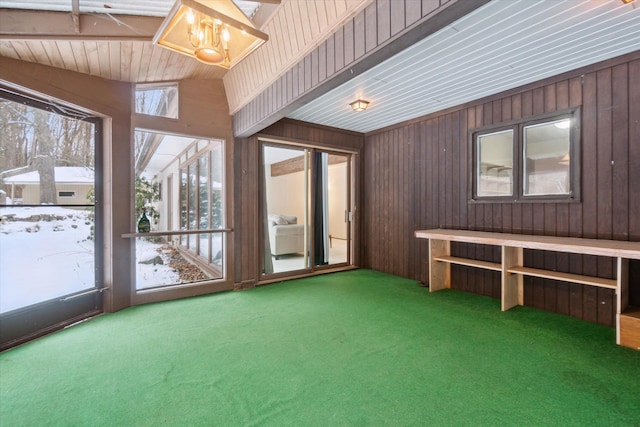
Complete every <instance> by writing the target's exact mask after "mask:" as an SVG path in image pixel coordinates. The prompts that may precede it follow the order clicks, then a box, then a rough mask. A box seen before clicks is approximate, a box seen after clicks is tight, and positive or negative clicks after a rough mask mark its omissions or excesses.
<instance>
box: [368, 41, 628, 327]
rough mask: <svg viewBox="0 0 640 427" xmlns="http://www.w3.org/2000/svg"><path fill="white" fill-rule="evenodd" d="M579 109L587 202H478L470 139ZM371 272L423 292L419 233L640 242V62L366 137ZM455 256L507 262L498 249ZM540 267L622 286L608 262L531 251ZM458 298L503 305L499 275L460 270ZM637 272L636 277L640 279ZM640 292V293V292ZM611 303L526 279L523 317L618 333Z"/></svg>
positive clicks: (583, 73)
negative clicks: (490, 128)
mask: <svg viewBox="0 0 640 427" xmlns="http://www.w3.org/2000/svg"><path fill="white" fill-rule="evenodd" d="M569 107H580V108H581V111H582V119H581V122H582V123H581V125H582V131H581V134H582V140H581V162H582V163H581V170H582V177H581V179H582V181H581V188H582V197H581V200H580V201H579V202H576V203H472V202H470V201H469V196H468V194H469V191H468V190H469V188H468V185H469V184H468V174H469V173H470V171H471V165H470V164H469V152H468V150H469V149H470V141H469V131H470V130H472V129H474V128H478V127H482V126H486V125H492V124H497V123H501V122H506V121H510V120H514V119H520V118H527V117H533V116H536V115H539V114H543V113H550V112H554V111H559V110H563V109H566V108H569ZM364 159H365V160H364V218H365V220H364V230H363V234H362V235H363V237H364V241H363V244H364V246H363V250H364V251H363V257H364V262H363V264H364V266H366V267H370V268H374V269H377V270H381V271H384V272H389V273H393V274H398V275H400V276H405V277H411V278H415V279H418V280H423V281H426V280H427V277H428V271H427V270H428V266H427V242H426V241H424V240H419V239H416V238H414V236H413V232H414V230H417V229H428V228H454V229H470V230H483V231H497V232H509V233H521V234H541V235H550V236H573V237H585V238H600V239H616V240H632V241H640V53H639V52H635V53H633V54H630V55H626V56H624V57H620V58H617V59H614V60H610V61H607V62H606V63H601V64H597V65H595V66H591V67H589V68H588V69H583V70H577V71H575V72H572V73H567V74H564V75H562V76H558V77H557V78H552V79H547V80H545V81H543V82H539V83H537V84H533V85H528V86H527V87H525V88H522V89H519V90H513V91H509V92H508V93H505V94H502V95H498V96H495V97H491V98H487V99H483V100H480V101H478V102H475V103H470V104H467V105H465V106H461V107H459V108H454V109H450V110H448V111H445V112H441V113H436V114H433V115H430V116H427V117H423V118H421V119H417V120H413V121H410V122H407V123H403V124H400V125H397V126H394V127H392V128H387V129H384V130H380V131H377V132H372V133H370V134H367V136H366V142H365V151H364ZM453 251H455V252H456V253H458V254H459V255H460V256H468V257H473V258H478V259H485V260H491V261H498V262H499V256H500V254H499V249H496V248H492V247H482V246H470V245H463V244H455V245H454V246H453ZM525 263H527V264H528V265H530V266H533V267H539V268H545V269H552V270H553V269H557V270H559V271H569V272H573V273H578V274H589V275H600V276H603V277H613V274H614V265H613V263H612V262H611V261H610V260H609V259H601V258H598V257H591V256H577V255H576V256H574V255H569V254H554V253H541V252H539V251H526V253H525ZM453 270H454V271H455V272H454V273H453V286H454V287H455V288H458V289H463V290H466V291H471V292H476V293H479V294H483V295H488V296H492V297H498V296H499V293H500V277H499V274H498V273H493V272H486V271H478V270H476V269H473V268H467V267H458V266H456V267H455V268H454V269H453ZM632 270H633V268H632ZM632 292H635V293H636V294H637V293H638V292H640V283H637V282H634V283H632ZM614 298H615V295H614V292H613V291H612V290H607V289H599V288H594V287H589V286H582V285H577V284H576V285H574V284H567V283H562V282H557V281H552V280H544V279H537V278H527V279H526V280H525V305H529V306H533V307H538V308H542V309H545V310H550V311H554V312H559V313H563V314H568V315H571V316H574V317H578V318H581V319H585V320H589V321H593V322H598V323H602V324H606V325H612V324H613V322H614V307H615V304H614Z"/></svg>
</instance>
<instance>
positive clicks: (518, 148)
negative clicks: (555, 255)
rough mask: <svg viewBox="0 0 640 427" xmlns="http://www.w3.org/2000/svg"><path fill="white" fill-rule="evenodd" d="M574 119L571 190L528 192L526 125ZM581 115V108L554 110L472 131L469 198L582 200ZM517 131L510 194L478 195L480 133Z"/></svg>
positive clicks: (485, 200) (477, 200)
mask: <svg viewBox="0 0 640 427" xmlns="http://www.w3.org/2000/svg"><path fill="white" fill-rule="evenodd" d="M567 118H568V119H571V126H570V133H569V157H570V159H571V161H570V163H569V190H570V191H569V193H567V194H532V195H527V194H524V189H525V179H526V176H525V167H524V163H525V161H526V160H525V156H526V153H525V141H524V129H525V128H526V127H528V126H534V125H540V124H543V123H550V122H555V121H559V120H563V119H567ZM580 129H581V115H580V108H570V109H565V110H559V111H555V112H553V113H546V114H540V115H537V116H532V117H527V118H523V119H519V120H512V121H509V122H503V123H496V124H492V125H489V126H484V127H480V128H475V129H471V130H470V131H469V147H470V149H469V165H470V166H471V168H470V174H469V180H468V182H469V197H468V199H469V202H470V203H532V202H544V203H568V202H579V201H580V197H581V186H580V183H581V173H580V164H581V153H580V151H581V150H580V145H581V141H582V139H581V135H580ZM507 130H512V131H513V174H512V179H513V191H512V194H511V195H508V196H478V169H477V168H478V144H477V142H478V137H479V136H482V135H489V134H493V133H497V132H502V131H507Z"/></svg>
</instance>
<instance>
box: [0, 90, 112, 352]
mask: <svg viewBox="0 0 640 427" xmlns="http://www.w3.org/2000/svg"><path fill="white" fill-rule="evenodd" d="M78 114H79V113H78ZM99 124H100V122H99V121H98V120H97V119H95V118H89V117H83V118H82V119H80V118H78V117H71V116H64V115H60V114H56V113H53V112H51V111H48V110H47V106H45V105H40V104H38V103H37V102H35V101H28V100H24V99H22V98H19V97H18V96H16V95H8V96H7V98H4V92H0V128H2V129H3V132H2V138H0V153H2V155H1V156H0V218H1V219H2V221H1V223H0V248H1V250H0V324H1V335H2V348H4V347H5V346H10V345H12V344H11V343H18V342H19V341H20V340H21V339H22V337H25V336H29V335H30V336H34V335H37V334H39V333H43V331H47V330H54V329H56V328H59V327H61V326H60V325H64V324H65V323H70V322H73V321H77V320H79V318H82V317H86V316H88V315H91V314H95V313H97V312H98V311H99V310H101V307H102V304H101V297H100V294H99V292H97V286H96V281H97V277H98V275H97V274H96V273H97V271H98V270H99V269H98V264H97V263H96V244H97V243H98V242H99V239H100V238H101V236H100V235H98V234H97V232H96V230H100V227H98V226H96V215H98V217H99V216H100V213H99V212H96V210H95V206H96V201H97V200H99V197H96V194H98V195H99V190H100V189H99V188H98V189H97V188H96V185H95V184H96V169H97V166H98V165H97V160H96V151H97V150H96V145H97V144H98V141H97V135H98V134H99V132H98V129H99Z"/></svg>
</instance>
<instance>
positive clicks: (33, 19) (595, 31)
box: [0, 0, 640, 132]
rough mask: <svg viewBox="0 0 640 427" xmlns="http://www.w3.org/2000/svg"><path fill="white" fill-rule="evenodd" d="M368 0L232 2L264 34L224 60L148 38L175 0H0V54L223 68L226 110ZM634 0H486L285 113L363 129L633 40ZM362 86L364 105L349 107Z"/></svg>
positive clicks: (153, 68) (151, 74)
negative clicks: (247, 50)
mask: <svg viewBox="0 0 640 427" xmlns="http://www.w3.org/2000/svg"><path fill="white" fill-rule="evenodd" d="M210 1H213V0H210ZM372 1H374V0H314V1H302V0H282V1H274V0H270V1H266V0H265V1H264V2H263V3H257V2H240V3H245V4H244V7H245V11H246V13H247V14H248V15H252V19H253V20H254V21H255V22H257V23H258V25H257V26H258V27H259V28H260V29H261V30H262V31H264V32H266V33H267V34H269V36H270V40H269V42H268V43H266V44H265V45H264V46H262V47H261V48H259V49H258V50H257V51H256V52H254V53H253V54H251V55H250V56H249V57H247V58H246V59H245V60H244V61H243V62H241V63H240V64H238V66H236V67H234V68H233V69H232V70H230V71H228V72H227V71H225V70H224V69H222V68H219V67H215V66H207V65H203V64H201V63H199V62H197V61H196V60H194V59H191V58H188V57H186V56H183V55H180V54H178V53H173V52H171V51H168V50H166V49H163V48H161V47H158V46H154V45H153V44H152V43H151V41H150V40H151V38H152V37H153V35H154V34H155V31H156V29H157V28H158V26H159V24H160V22H161V21H162V19H163V17H164V16H165V15H166V13H167V10H168V9H169V8H170V7H171V5H172V4H173V0H158V1H136V2H132V1H126V0H125V1H122V0H118V1H112V2H108V1H107V2H105V1H104V0H103V1H101V2H99V1H88V0H48V1H47V0H39V1H32V2H10V1H6V0H3V1H1V2H0V7H4V8H9V7H10V8H12V9H0V55H2V56H6V57H10V58H15V59H20V60H24V61H29V62H37V63H41V64H45V65H50V66H53V67H59V68H65V69H68V70H73V71H78V72H81V73H87V74H91V75H96V76H100V77H104V78H108V79H114V80H123V81H127V82H150V81H167V80H179V79H185V78H205V79H208V78H214V79H215V78H222V79H224V80H225V87H226V89H227V97H228V102H229V107H230V110H231V111H232V113H233V112H235V111H237V110H238V109H240V108H242V106H243V105H245V104H246V103H247V102H249V101H250V100H251V99H252V98H253V97H255V96H257V95H258V94H259V93H260V92H262V91H263V90H265V89H266V88H267V87H268V86H269V85H270V84H271V83H272V82H273V81H274V80H275V79H277V78H278V77H279V76H281V75H282V74H283V73H284V72H285V71H286V70H287V69H289V68H291V67H292V66H294V65H295V64H296V63H297V62H298V61H300V59H301V58H304V56H305V55H307V54H308V53H309V52H310V51H311V50H312V49H313V48H314V47H316V46H317V45H318V43H320V42H321V41H323V40H325V39H326V38H327V37H328V36H329V35H330V34H331V33H332V32H333V31H334V30H335V29H336V28H339V27H340V26H341V25H342V24H343V23H344V22H346V21H347V20H348V19H350V18H352V17H353V16H354V15H355V14H356V13H358V12H360V11H361V10H362V9H363V8H364V7H366V6H367V5H368V4H371V2H372ZM385 1H387V2H388V1H391V2H393V0H385ZM439 1H440V3H441V4H443V3H447V1H452V2H453V1H455V0H439ZM458 1H461V0H458ZM462 1H465V0H462ZM466 1H468V0H466ZM639 3H640V1H638V0H636V1H635V2H634V3H630V4H624V3H623V2H622V1H621V0H492V1H491V2H489V3H487V4H485V5H484V6H482V7H479V8H478V9H476V10H475V11H473V12H471V13H469V14H468V15H466V16H464V17H462V18H461V19H459V20H457V21H456V22H453V23H451V24H450V25H447V26H446V27H444V28H443V29H442V30H440V31H438V32H436V33H434V34H432V35H430V36H428V37H427V38H425V39H423V40H421V41H419V42H418V43H415V44H414V45H412V46H410V47H408V48H407V49H406V50H404V51H402V52H400V53H398V54H397V55H395V56H393V57H392V58H390V59H388V60H386V61H384V62H382V63H380V64H377V65H376V66H374V67H372V68H370V69H369V70H367V71H364V72H363V73H361V74H359V75H354V78H352V79H350V80H349V81H347V82H346V83H344V84H342V85H340V86H338V87H335V88H332V89H331V90H329V91H327V92H326V93H324V94H321V95H320V96H317V97H315V98H314V99H313V100H311V101H306V100H305V104H304V105H299V106H298V107H299V108H297V109H296V110H295V111H293V112H291V113H289V114H288V116H289V117H292V118H296V119H300V120H305V121H309V122H314V123H319V124H324V125H329V126H335V127H339V128H344V129H350V130H355V131H360V132H369V131H372V130H375V129H379V128H381V127H384V126H387V125H392V124H395V123H398V122H401V121H403V120H407V119H411V118H414V117H419V116H421V115H425V114H429V113H431V112H434V111H439V110H442V109H445V108H448V107H451V106H454V105H459V104H462V103H465V102H469V101H472V100H474V99H478V98H481V97H483V96H487V95H490V94H493V93H497V92H500V91H503V90H507V89H510V88H514V87H517V86H520V85H523V84H526V83H529V82H534V81H538V80H541V79H544V78H545V77H549V76H552V75H557V74H560V73H562V72H564V71H569V70H572V69H576V68H579V67H582V66H586V65H589V64H593V63H595V62H599V61H602V60H605V59H609V58H612V57H615V56H619V55H622V54H625V53H629V52H633V51H637V50H640V4H639ZM76 5H77V6H79V7H77V8H76V9H75V10H76V11H77V13H76V16H77V21H75V22H74V20H73V13H74V7H75V6H76ZM105 5H108V6H109V7H108V8H107V7H105ZM391 5H393V3H391ZM256 6H259V7H258V8H257V9H256V8H255V7H256ZM13 8H21V9H25V10H21V9H13ZM252 8H253V9H252ZM29 9H31V11H30V10H29ZM33 9H46V10H39V11H37V12H36V11H33ZM359 97H361V98H364V99H366V100H368V101H370V102H371V104H370V108H369V109H368V110H366V111H365V112H362V113H354V112H353V111H351V110H350V108H349V105H348V104H349V103H350V102H352V101H354V100H355V99H357V98H359Z"/></svg>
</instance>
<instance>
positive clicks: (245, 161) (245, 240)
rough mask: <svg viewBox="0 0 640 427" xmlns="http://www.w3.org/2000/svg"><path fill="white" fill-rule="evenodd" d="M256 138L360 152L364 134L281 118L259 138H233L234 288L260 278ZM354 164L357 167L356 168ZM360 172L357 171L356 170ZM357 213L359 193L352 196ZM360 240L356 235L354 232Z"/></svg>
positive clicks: (359, 204) (247, 285) (250, 284)
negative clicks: (354, 199)
mask: <svg viewBox="0 0 640 427" xmlns="http://www.w3.org/2000/svg"><path fill="white" fill-rule="evenodd" d="M259 137H265V138H271V139H278V140H282V141H294V142H298V143H306V144H310V145H313V146H316V147H323V148H326V149H342V150H349V151H353V152H356V153H359V152H360V151H361V150H362V146H363V143H364V135H363V134H360V133H356V132H349V131H344V130H339V129H333V128H328V127H324V126H314V125H310V124H309V123H301V122H298V121H295V120H288V119H284V120H281V121H279V122H278V123H276V124H274V125H272V126H270V127H268V128H266V129H265V130H264V131H263V132H261V133H260V134H259V135H255V136H252V137H251V138H246V139H236V140H235V147H234V154H235V164H234V169H235V182H234V188H235V191H234V192H235V210H234V211H235V213H234V223H235V226H234V240H235V248H236V249H235V283H236V288H246V287H252V286H255V285H256V284H257V282H258V280H259V278H260V257H261V254H262V248H261V246H260V245H261V242H262V239H261V236H260V216H259V212H260V210H259V200H260V181H259V180H260V142H259V141H258V138H259ZM357 163H358V162H357V161H356V167H357ZM358 170H359V169H358ZM354 197H355V198H356V202H355V203H356V206H357V208H358V209H357V210H358V211H359V210H360V206H361V203H360V202H359V200H358V198H359V193H357V194H356V195H355V196H354ZM356 235H357V236H358V237H356V238H359V233H358V232H357V231H356Z"/></svg>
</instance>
